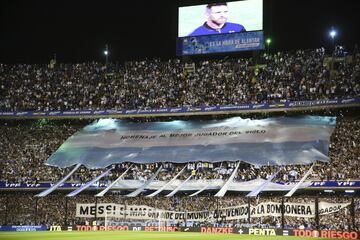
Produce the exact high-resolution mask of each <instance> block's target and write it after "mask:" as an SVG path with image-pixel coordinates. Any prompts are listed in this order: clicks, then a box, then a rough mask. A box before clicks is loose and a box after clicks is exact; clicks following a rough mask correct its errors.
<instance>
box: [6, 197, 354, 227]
mask: <svg viewBox="0 0 360 240" xmlns="http://www.w3.org/2000/svg"><path fill="white" fill-rule="evenodd" d="M14 198H16V199H17V201H16V202H15V201H13V199H14ZM282 201H284V203H287V202H289V203H306V204H315V196H310V195H309V196H297V197H292V198H289V199H287V198H285V199H282V197H279V196H276V195H271V194H270V195H268V194H267V195H263V196H261V197H257V198H251V199H249V198H246V197H245V196H244V195H239V194H237V195H227V196H225V197H223V198H217V197H214V196H212V195H210V194H203V195H201V196H196V197H188V196H186V195H179V196H174V197H171V198H170V197H153V198H144V197H135V198H125V197H121V196H119V195H118V194H116V193H110V194H107V195H105V196H104V197H102V198H97V199H95V197H94V196H93V195H89V194H81V195H78V196H76V197H73V198H66V197H65V195H64V194H63V193H54V194H51V195H49V196H47V197H45V198H35V197H34V196H33V194H32V193H28V192H22V193H21V192H17V193H5V194H2V195H1V196H0V202H1V208H0V216H1V218H0V225H18V224H19V225H26V224H44V225H47V226H51V225H57V224H58V225H64V224H65V223H66V224H67V225H76V224H91V223H92V221H93V220H95V218H79V217H76V204H79V203H81V204H84V203H91V204H95V202H96V203H97V204H102V203H115V204H121V205H126V206H129V205H142V206H144V205H145V206H149V207H152V208H155V209H161V210H162V211H163V210H168V211H178V212H179V211H182V212H184V211H186V212H193V211H216V210H217V209H221V208H226V207H232V206H240V205H248V204H250V205H251V206H257V205H258V204H261V203H266V202H278V203H281V202H282ZM318 201H319V202H329V203H351V201H352V198H350V197H344V196H319V197H318ZM19 203H21V207H19ZM354 203H355V206H359V205H360V200H359V199H358V198H355V199H354ZM351 211H352V210H351V204H350V205H349V206H348V207H345V208H343V209H341V210H340V211H338V212H335V213H331V214H327V215H319V229H324V230H333V229H336V230H339V231H341V230H342V231H351V230H352V229H354V227H358V226H359V224H360V219H359V214H358V213H355V218H354V220H355V222H354V223H353V222H352V221H353V219H352V215H351ZM96 220H98V221H97V224H99V225H103V224H104V218H103V217H98V218H97V219H96ZM158 221H159V219H158V218H154V220H131V219H126V218H111V217H109V219H108V223H109V224H115V225H122V224H129V225H130V224H131V225H142V226H145V225H154V226H156V225H157V224H159V223H158ZM162 221H164V223H161V224H164V225H167V226H187V227H191V226H193V227H196V226H218V227H261V228H282V227H283V226H282V224H283V223H282V221H283V220H282V217H276V216H264V217H250V219H248V218H245V219H239V220H227V219H226V217H223V216H219V217H218V218H216V219H209V220H207V221H204V222H196V221H195V222H192V221H184V220H180V221H170V220H169V221H165V220H162ZM353 224H355V226H354V225H353ZM316 226H317V223H316V220H315V218H314V217H310V218H305V217H287V216H285V217H284V228H295V229H316Z"/></svg>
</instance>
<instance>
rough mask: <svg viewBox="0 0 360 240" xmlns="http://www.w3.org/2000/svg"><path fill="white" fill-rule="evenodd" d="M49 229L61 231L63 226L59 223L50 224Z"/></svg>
mask: <svg viewBox="0 0 360 240" xmlns="http://www.w3.org/2000/svg"><path fill="white" fill-rule="evenodd" d="M49 231H54V232H61V226H59V225H53V226H50V229H49Z"/></svg>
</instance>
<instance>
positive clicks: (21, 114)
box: [16, 112, 29, 116]
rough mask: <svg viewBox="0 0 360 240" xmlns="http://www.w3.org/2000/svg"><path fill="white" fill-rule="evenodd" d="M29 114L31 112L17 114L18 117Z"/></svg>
mask: <svg viewBox="0 0 360 240" xmlns="http://www.w3.org/2000/svg"><path fill="white" fill-rule="evenodd" d="M27 114H29V112H17V113H16V116H24V115H27Z"/></svg>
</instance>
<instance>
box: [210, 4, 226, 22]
mask: <svg viewBox="0 0 360 240" xmlns="http://www.w3.org/2000/svg"><path fill="white" fill-rule="evenodd" d="M207 15H208V19H209V20H210V21H211V22H212V23H213V24H216V25H218V26H222V25H223V24H224V23H226V21H227V19H228V17H229V13H228V7H227V6H225V5H221V6H213V7H211V8H210V9H208V10H207Z"/></svg>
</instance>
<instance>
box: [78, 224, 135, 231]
mask: <svg viewBox="0 0 360 240" xmlns="http://www.w3.org/2000/svg"><path fill="white" fill-rule="evenodd" d="M76 230H77V231H128V230H129V227H128V226H106V227H105V226H89V225H76Z"/></svg>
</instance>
